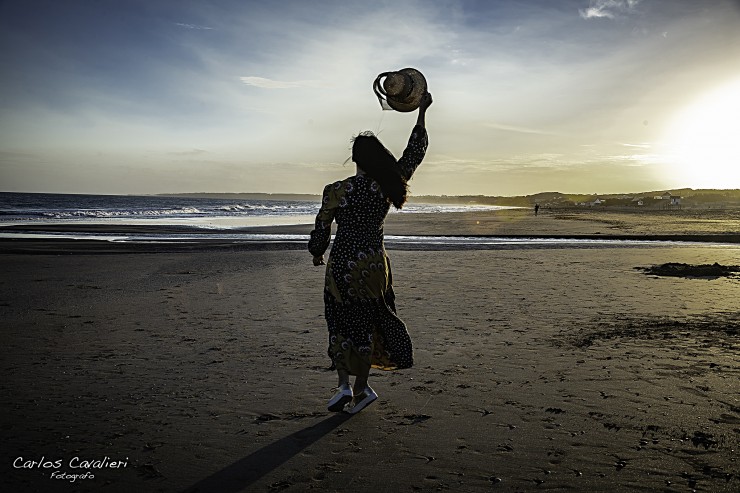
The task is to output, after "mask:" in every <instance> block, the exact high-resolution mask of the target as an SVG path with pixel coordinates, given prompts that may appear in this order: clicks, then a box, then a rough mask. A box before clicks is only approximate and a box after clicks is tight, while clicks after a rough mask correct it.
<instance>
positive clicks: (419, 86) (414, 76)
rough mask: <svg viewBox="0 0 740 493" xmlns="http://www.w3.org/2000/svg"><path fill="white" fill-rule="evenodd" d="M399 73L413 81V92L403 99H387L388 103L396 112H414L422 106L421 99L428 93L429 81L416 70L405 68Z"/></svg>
mask: <svg viewBox="0 0 740 493" xmlns="http://www.w3.org/2000/svg"><path fill="white" fill-rule="evenodd" d="M399 72H401V73H403V74H405V75H407V76H408V77H409V78H410V79H411V83H412V85H413V87H412V89H411V92H410V93H409V94H408V96H406V97H404V98H403V99H396V98H393V97H386V101H387V103H388V106H390V107H391V108H393V109H394V110H396V111H400V112H402V113H407V112H409V111H414V110H415V109H417V108H418V107H419V105H420V104H421V98H422V97H423V96H424V94H426V92H427V81H426V79H425V78H424V75H422V73H421V72H419V71H418V70H416V69H414V68H404V69H401V70H399Z"/></svg>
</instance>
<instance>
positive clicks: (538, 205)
mask: <svg viewBox="0 0 740 493" xmlns="http://www.w3.org/2000/svg"><path fill="white" fill-rule="evenodd" d="M539 211H540V204H534V215H535V216H536V215H537V213H538V212H539Z"/></svg>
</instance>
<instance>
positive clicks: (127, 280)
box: [0, 213, 740, 492]
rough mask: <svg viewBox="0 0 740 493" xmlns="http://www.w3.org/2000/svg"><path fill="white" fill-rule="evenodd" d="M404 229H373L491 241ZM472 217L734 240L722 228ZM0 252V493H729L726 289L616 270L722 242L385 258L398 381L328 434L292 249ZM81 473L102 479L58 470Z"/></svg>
mask: <svg viewBox="0 0 740 493" xmlns="http://www.w3.org/2000/svg"><path fill="white" fill-rule="evenodd" d="M410 216H411V215H408V217H406V216H400V215H399V216H392V217H391V218H390V219H389V221H388V227H387V232H388V233H391V234H399V231H401V230H403V231H407V232H408V233H407V234H423V233H421V232H424V231H430V232H431V233H426V234H444V233H448V234H458V233H456V232H454V231H449V229H450V228H452V224H457V225H458V226H459V227H460V230H459V231H460V234H492V233H480V232H478V230H477V229H476V227H477V226H479V225H480V223H474V222H466V221H467V219H471V221H480V222H482V221H481V218H478V219H474V218H470V217H468V218H466V220H465V221H463V220H462V219H461V218H457V220H455V218H451V217H449V216H445V217H442V218H440V217H439V216H437V217H436V218H434V217H433V218H423V219H424V221H423V222H422V221H420V218H418V217H417V218H414V217H410ZM584 217H586V218H585V219H584ZM630 218H631V219H630ZM430 219H431V220H430ZM484 219H485V218H484ZM487 221H488V228H487V229H486V230H487V231H490V230H493V229H496V230H497V231H504V230H506V231H509V233H508V234H525V235H527V234H528V235H532V234H555V233H554V232H555V231H559V232H560V234H563V235H569V234H574V235H581V234H582V235H592V234H597V233H598V234H600V235H605V234H606V233H608V232H609V231H611V232H612V233H614V234H617V235H618V234H622V233H623V232H625V231H626V232H627V233H628V234H630V232H631V234H637V235H640V236H646V235H650V234H654V235H657V234H665V235H670V234H684V235H696V236H698V237H704V238H705V239H709V240H711V239H712V238H716V236H715V235H719V234H721V235H729V237H736V236H737V235H739V234H740V231H738V229H740V228H738V223H737V222H735V221H734V219H733V218H732V216H731V217H730V218H729V219H727V218H725V219H722V218H717V217H715V218H714V219H711V218H703V219H696V218H692V217H688V216H687V215H686V214H684V215H681V216H676V217H675V218H674V219H673V220H671V221H668V220H666V216H662V217H656V218H652V219H645V218H644V217H643V216H640V217H635V216H634V215H628V216H627V218H626V219H624V218H621V217H620V218H617V217H616V216H599V215H588V216H583V215H579V216H578V217H577V218H558V217H557V216H556V214H555V213H552V214H551V215H547V214H543V215H541V216H538V217H537V218H534V217H533V216H529V215H524V214H522V215H516V214H515V215H511V214H509V215H494V216H493V217H488V219H487ZM606 221H617V222H606ZM435 224H436V226H435ZM466 224H467V226H465V225H466ZM472 224H475V225H476V227H474V226H472ZM526 225H529V226H526ZM609 225H612V226H618V227H617V228H612V229H607V228H608V226H609ZM463 226H465V227H463ZM302 228H303V230H305V226H303V227H302ZM466 228H467V229H466ZM596 228H598V229H596ZM287 229H288V230H290V228H287ZM281 230H282V231H285V230H286V229H285V227H283V229H281ZM273 231H274V230H273ZM512 231H514V232H512ZM517 231H518V232H519V233H517ZM499 234H505V233H499ZM0 243H1V244H2V246H0V251H2V252H4V253H2V254H0V263H2V269H3V276H2V278H1V279H0V315H1V320H2V331H3V341H4V343H5V356H4V358H3V360H2V365H3V368H2V370H3V375H5V377H4V378H3V379H2V383H0V392H1V395H2V398H3V403H4V405H3V413H2V422H1V423H0V425H1V426H2V430H3V439H4V440H3V441H4V446H3V452H2V464H4V465H3V470H2V476H1V477H0V484H6V485H8V486H6V488H5V489H4V490H5V491H44V492H46V491H96V492H97V491H110V492H123V491H146V492H149V491H154V492H156V491H163V492H170V491H173V492H175V491H177V492H179V491H193V492H195V491H199V492H206V491H214V492H216V491H218V492H236V491H263V492H272V491H289V492H290V491H295V492H299V491H376V492H385V491H387V492H397V491H401V492H403V491H438V490H448V491H466V492H467V491H473V492H474V491H537V490H551V491H561V490H572V491H676V492H683V491H691V490H692V489H693V490H696V491H719V492H723V491H727V492H729V491H737V490H738V489H739V487H740V465H739V464H738V457H739V454H738V447H739V446H740V443H739V439H738V437H739V436H740V433H739V431H738V430H740V399H739V398H738V384H737V382H738V381H739V377H740V363H739V361H740V297H738V296H737V294H738V292H740V277H738V276H737V275H734V276H730V277H717V278H681V277H678V278H676V277H661V276H655V275H646V273H645V272H644V271H642V270H639V269H636V267H646V266H650V265H656V264H662V263H667V262H683V263H687V264H712V263H715V262H717V263H720V264H723V265H737V264H739V263H740V249H739V248H738V245H737V244H731V243H728V244H714V245H711V246H709V245H706V246H701V245H686V244H675V245H666V244H661V246H644V245H642V246H631V247H593V248H583V247H579V248H576V247H572V246H570V247H559V248H549V249H529V248H521V247H505V248H500V249H494V250H475V249H448V250H414V251H409V250H391V251H390V252H389V253H390V255H391V257H392V259H393V265H394V282H395V287H396V292H397V295H398V300H397V304H398V308H399V314H400V316H401V317H402V318H403V319H404V320H405V321H406V323H407V325H408V327H409V331H410V333H411V335H412V338H413V341H414V345H415V359H416V364H415V367H414V368H412V369H410V370H405V371H401V372H391V373H388V372H379V371H374V372H373V373H372V375H371V382H372V384H373V386H374V388H375V389H376V391H377V392H378V394H379V395H380V398H379V400H378V402H376V403H374V404H373V405H372V406H371V407H369V408H367V409H366V410H365V411H363V412H362V413H360V414H358V415H356V416H353V417H348V416H346V415H341V414H339V415H337V414H330V413H328V412H326V411H325V403H326V400H327V399H328V398H329V397H331V395H332V387H333V386H334V385H335V376H334V374H333V373H332V372H331V371H328V370H327V367H328V365H329V361H328V359H327V357H326V356H325V345H326V329H325V324H324V319H323V305H322V293H321V289H322V282H323V275H324V273H323V270H322V269H321V268H314V267H313V266H312V265H311V261H310V256H308V254H307V253H305V252H303V251H300V250H293V249H291V248H287V247H286V248H285V249H279V250H275V249H270V248H269V247H265V248H260V247H259V246H255V245H251V246H250V247H249V248H241V247H239V248H236V247H234V246H233V245H231V246H228V245H221V246H220V247H219V246H214V245H207V246H203V245H200V246H199V245H197V244H196V245H191V247H190V248H189V249H187V250H177V251H168V250H167V249H166V248H165V249H163V250H158V251H156V252H153V251H151V250H146V249H143V250H140V251H137V252H132V251H130V250H128V249H127V248H125V247H122V248H119V249H117V248H118V247H120V246H121V245H110V244H100V243H95V242H92V243H90V242H87V243H85V244H84V248H81V246H82V245H83V244H82V243H76V244H73V243H69V242H68V243H64V242H46V243H44V242H34V241H31V240H25V241H24V242H22V244H21V245H20V247H19V244H17V243H15V244H14V246H13V247H12V248H9V247H8V245H9V244H12V243H13V242H8V241H4V242H0ZM65 245H67V247H65ZM75 245H76V246H75ZM21 247H22V248H21ZM24 248H26V249H25V250H24ZM24 251H25V252H32V253H33V254H28V253H22V252H24ZM14 252H15V253H14ZM18 457H22V459H21V460H20V461H19V460H18ZM42 457H43V461H45V462H47V464H46V465H49V466H50V467H49V468H45V467H43V465H42V467H30V468H22V467H21V468H16V467H14V463H15V464H16V465H21V466H22V465H24V464H28V461H42ZM75 457H79V458H80V459H79V460H76V461H75ZM105 457H107V458H108V459H107V462H105V459H104V458H105ZM95 460H98V461H103V464H106V465H108V466H110V463H111V462H112V461H116V462H118V464H117V466H118V467H104V468H95V467H90V468H85V467H78V468H74V467H72V466H73V465H80V463H81V461H95ZM43 461H42V462H43ZM55 461H59V466H57V464H55V463H54V462H55ZM70 461H73V464H70ZM123 464H125V465H123ZM83 465H84V464H83ZM92 465H95V464H91V466H92ZM98 465H101V464H100V463H99V464H98ZM55 471H61V472H63V473H67V474H83V473H86V472H87V471H90V472H91V473H92V474H93V475H94V478H89V477H88V478H87V479H81V478H78V479H76V480H75V482H74V483H72V482H71V481H70V478H66V479H64V478H61V479H53V478H52V477H51V476H52V473H54V472H55ZM8 487H9V488H10V489H8Z"/></svg>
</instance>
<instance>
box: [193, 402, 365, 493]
mask: <svg viewBox="0 0 740 493" xmlns="http://www.w3.org/2000/svg"><path fill="white" fill-rule="evenodd" d="M350 417H351V415H349V414H345V413H338V414H335V415H333V416H330V417H329V418H326V419H324V420H323V421H321V422H319V423H316V424H315V425H313V426H309V427H308V428H304V429H302V430H299V431H296V432H295V433H293V434H291V435H288V436H287V437H285V438H281V439H280V440H278V441H277V442H274V443H271V444H270V445H266V446H264V447H262V448H261V449H259V450H257V451H255V452H253V453H251V454H249V455H248V456H246V457H244V458H243V459H240V460H238V461H236V462H234V463H233V464H231V465H230V466H227V467H225V468H224V469H221V470H220V471H218V472H216V473H214V474H212V475H211V476H209V477H207V478H205V479H202V480H201V481H198V482H197V483H196V484H194V485H192V486H190V487H188V488H186V489H185V490H183V493H210V492H219V493H235V492H237V491H242V490H244V489H245V488H246V487H248V486H249V485H251V484H252V483H254V482H255V481H257V480H258V479H260V478H261V477H262V476H264V475H265V474H267V473H269V472H271V471H273V470H274V469H277V468H278V467H280V466H281V465H282V464H283V463H285V462H287V461H288V460H290V459H291V458H292V457H294V456H295V455H297V454H298V453H299V452H300V451H302V450H303V449H305V448H307V447H309V446H310V445H311V444H313V443H314V442H316V441H318V440H319V439H321V438H322V437H324V436H325V435H327V434H328V433H329V432H331V431H332V430H333V429H335V428H336V427H337V426H339V425H341V424H342V423H344V422H345V421H347V420H348V419H350Z"/></svg>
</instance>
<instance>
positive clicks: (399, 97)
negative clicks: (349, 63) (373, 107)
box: [373, 68, 427, 112]
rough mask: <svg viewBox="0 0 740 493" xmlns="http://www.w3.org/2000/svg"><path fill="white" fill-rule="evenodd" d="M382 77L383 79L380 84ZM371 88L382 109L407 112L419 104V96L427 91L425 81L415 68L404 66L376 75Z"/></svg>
mask: <svg viewBox="0 0 740 493" xmlns="http://www.w3.org/2000/svg"><path fill="white" fill-rule="evenodd" d="M383 78H385V80H383V81H382V84H381V79H383ZM373 90H374V91H375V95H376V96H377V97H378V101H379V102H380V106H381V107H382V108H383V109H384V110H386V109H394V110H396V111H401V112H409V111H414V110H415V109H416V108H418V107H419V104H421V98H422V96H424V93H426V92H427V81H426V79H425V78H424V76H423V75H422V73H421V72H419V71H418V70H416V69H415V68H404V69H401V70H399V71H397V72H383V73H382V74H380V75H378V77H377V78H376V79H375V82H374V83H373Z"/></svg>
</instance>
